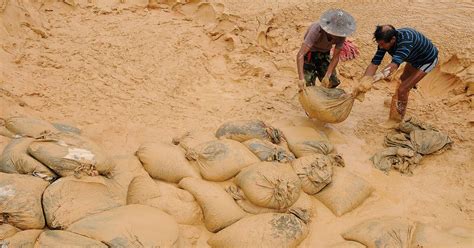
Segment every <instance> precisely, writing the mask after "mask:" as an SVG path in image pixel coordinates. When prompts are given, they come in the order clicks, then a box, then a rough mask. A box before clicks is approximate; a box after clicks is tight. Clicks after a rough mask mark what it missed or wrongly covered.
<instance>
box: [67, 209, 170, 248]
mask: <svg viewBox="0 0 474 248" xmlns="http://www.w3.org/2000/svg"><path fill="white" fill-rule="evenodd" d="M67 231H69V232H73V233H77V234H80V235H82V236H85V237H88V238H92V239H95V240H98V241H101V242H103V243H104V244H106V245H107V246H109V247H176V244H177V240H178V235H179V229H178V224H177V223H176V221H175V220H173V218H172V217H171V216H169V215H168V214H166V213H164V212H163V211H161V210H159V209H156V208H153V207H149V206H143V205H127V206H122V207H118V208H114V209H111V210H108V211H105V212H102V213H98V214H95V215H91V216H89V217H86V218H84V219H82V220H79V221H77V222H75V223H74V224H72V225H70V226H69V228H68V229H67Z"/></svg>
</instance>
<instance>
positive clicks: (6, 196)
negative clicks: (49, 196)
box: [0, 173, 49, 229]
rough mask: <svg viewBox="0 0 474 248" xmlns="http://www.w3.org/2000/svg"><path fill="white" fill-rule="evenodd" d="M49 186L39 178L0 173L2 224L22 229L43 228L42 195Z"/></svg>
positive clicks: (0, 215)
mask: <svg viewBox="0 0 474 248" xmlns="http://www.w3.org/2000/svg"><path fill="white" fill-rule="evenodd" d="M48 185H49V183H48V182H46V181H44V180H42V179H40V178H37V177H33V176H27V175H20V174H6V173H0V223H7V224H11V225H13V226H15V227H18V228H20V229H36V228H37V229H41V228H43V227H44V224H45V220H44V216H43V206H42V205H41V195H42V194H43V191H44V189H45V188H46V187H47V186H48Z"/></svg>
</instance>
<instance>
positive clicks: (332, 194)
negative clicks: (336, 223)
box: [315, 167, 374, 216]
mask: <svg viewBox="0 0 474 248" xmlns="http://www.w3.org/2000/svg"><path fill="white" fill-rule="evenodd" d="M333 173H334V174H333V177H332V181H331V183H330V184H329V185H327V186H326V187H325V188H324V189H323V190H321V191H320V192H319V193H317V194H316V195H315V197H316V198H317V199H318V200H320V201H321V202H322V203H323V204H324V205H325V206H326V207H328V208H329V209H330V210H331V211H332V212H333V213H334V214H335V215H336V216H341V215H343V214H345V213H347V212H349V211H352V210H353V209H355V208H356V207H358V206H359V205H361V204H362V203H363V202H364V201H365V199H367V198H368V197H369V196H370V194H372V192H373V190H374V189H373V188H372V186H370V184H369V183H368V182H367V181H365V180H364V179H363V178H361V177H359V176H357V175H355V174H353V173H351V172H348V171H346V170H344V169H342V168H338V167H334V168H333Z"/></svg>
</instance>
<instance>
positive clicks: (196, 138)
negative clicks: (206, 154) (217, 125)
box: [172, 130, 217, 148]
mask: <svg viewBox="0 0 474 248" xmlns="http://www.w3.org/2000/svg"><path fill="white" fill-rule="evenodd" d="M213 140H217V138H216V136H215V135H214V133H213V132H210V131H202V130H199V131H197V130H192V131H187V132H185V133H183V134H181V135H178V136H176V137H173V140H172V143H173V144H174V145H179V146H181V147H183V148H186V147H188V148H195V147H196V146H198V145H200V144H202V143H206V142H209V141H213Z"/></svg>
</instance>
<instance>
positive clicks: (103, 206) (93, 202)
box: [43, 176, 123, 229]
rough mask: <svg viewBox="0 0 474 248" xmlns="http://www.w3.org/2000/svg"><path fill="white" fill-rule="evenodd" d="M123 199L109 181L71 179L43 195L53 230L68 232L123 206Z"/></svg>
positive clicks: (89, 178) (45, 210)
mask: <svg viewBox="0 0 474 248" xmlns="http://www.w3.org/2000/svg"><path fill="white" fill-rule="evenodd" d="M122 203H123V202H122V200H121V199H120V196H118V195H116V194H114V192H113V191H112V190H111V189H110V187H109V186H108V182H107V179H106V178H103V177H100V176H98V177H88V176H87V177H82V178H80V179H78V178H75V177H72V176H69V177H63V178H60V179H58V180H57V181H55V182H54V183H52V184H51V185H50V186H49V187H48V188H47V189H46V190H45V191H44V194H43V208H44V214H45V217H46V223H47V224H48V226H49V227H50V228H54V229H66V228H67V227H68V226H69V225H71V224H72V223H74V222H76V221H78V220H80V219H82V218H84V217H87V216H90V215H93V214H96V213H100V212H103V211H106V210H109V209H112V208H116V207H119V206H121V205H123V204H122Z"/></svg>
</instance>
